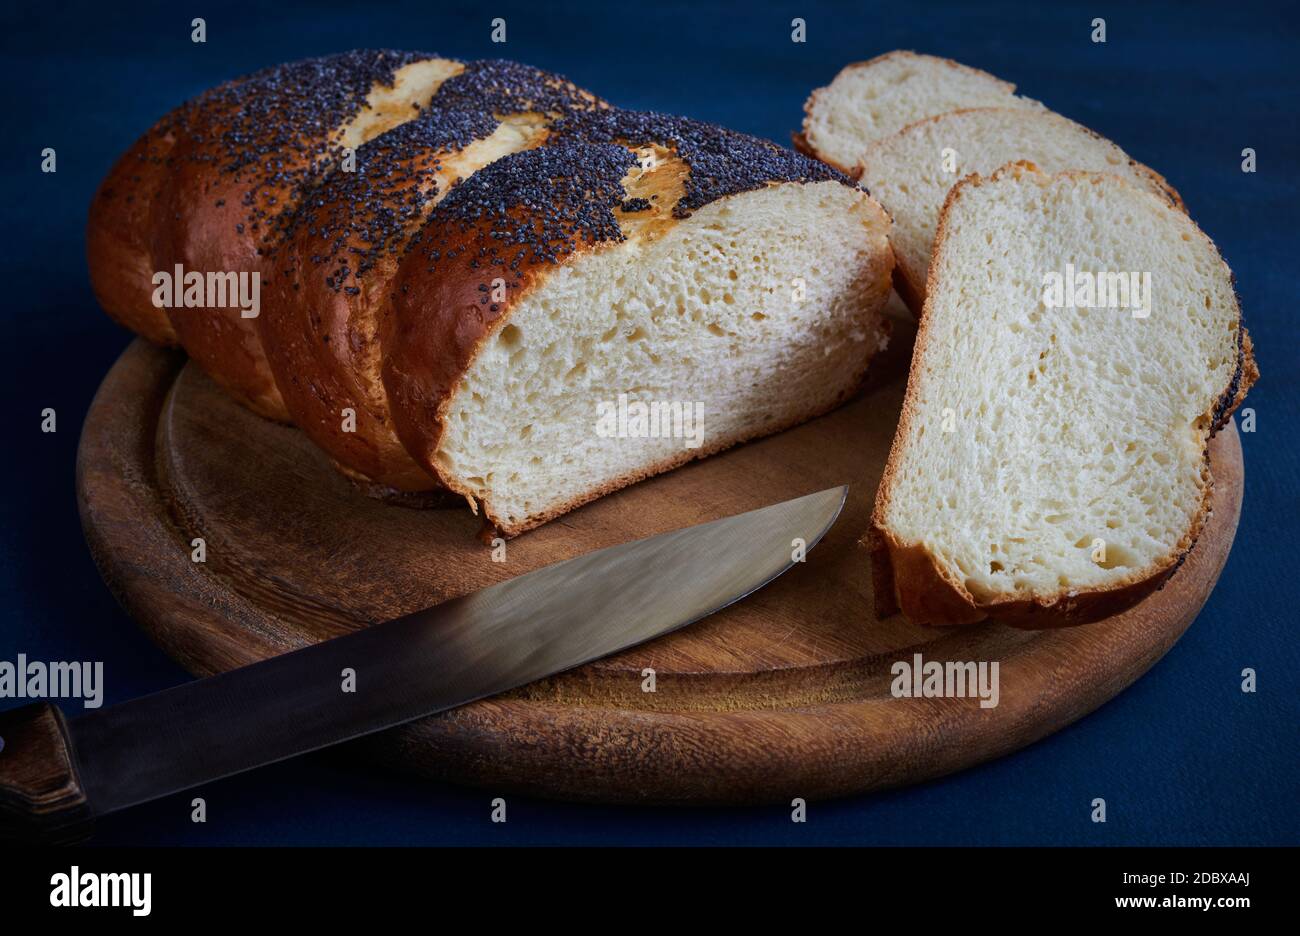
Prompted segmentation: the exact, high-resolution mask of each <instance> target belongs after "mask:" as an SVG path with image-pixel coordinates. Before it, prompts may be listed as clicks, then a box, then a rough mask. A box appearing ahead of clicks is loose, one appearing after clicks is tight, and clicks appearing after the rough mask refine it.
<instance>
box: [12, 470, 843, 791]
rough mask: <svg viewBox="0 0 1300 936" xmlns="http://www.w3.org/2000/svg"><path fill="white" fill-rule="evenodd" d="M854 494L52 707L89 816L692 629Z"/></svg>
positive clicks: (802, 501)
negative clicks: (144, 687)
mask: <svg viewBox="0 0 1300 936" xmlns="http://www.w3.org/2000/svg"><path fill="white" fill-rule="evenodd" d="M847 491H848V488H847V487H838V488H831V489H829V490H825V491H821V492H819V493H816V494H809V495H807V496H805V497H800V498H796V499H794V500H789V501H785V502H782V503H779V504H774V505H771V506H769V507H764V508H761V509H759V510H754V511H750V512H748V513H744V514H738V515H736V516H732V517H726V518H724V519H721V520H715V521H713V522H711V523H704V524H700V525H698V526H693V527H686V528H683V529H679V530H674V531H671V532H668V533H663V534H660V535H658V536H653V537H649V538H647V539H642V540H637V541H635V542H630V543H624V544H621V545H618V546H611V547H609V548H606V549H601V550H597V551H595V552H591V553H588V554H586V555H583V556H579V557H577V558H574V559H569V560H566V561H564V562H559V563H556V564H554V565H550V566H546V567H544V568H542V569H538V570H536V571H533V572H529V573H527V574H524V575H520V576H518V577H516V578H513V579H509V580H508V581H505V582H501V583H499V584H497V585H493V586H491V587H489V588H484V589H482V590H480V591H477V592H474V593H472V594H469V595H465V596H463V597H460V598H455V599H452V600H450V601H446V602H443V603H442V604H439V605H436V606H434V607H432V608H429V609H427V610H424V611H418V612H415V613H413V614H409V615H406V616H405V617H401V618H396V619H394V620H391V621H387V622H385V623H382V624H377V625H374V626H372V627H369V628H366V629H364V630H361V631H357V632H356V633H352V634H347V635H344V636H341V637H337V638H334V639H332V640H327V641H323V642H321V643H318V644H314V645H313V646H310V647H306V648H303V649H301V650H296V651H293V652H290V653H286V654H283V655H281V656H277V657H273V658H270V659H267V660H263V661H261V662H259V663H255V664H252V665H250V666H245V667H241V668H239V669H235V670H231V671H229V672H226V673H222V674H219V675H216V676H211V677H208V678H206V679H200V680H196V681H194V682H191V683H186V684H183V685H180V686H176V687H174V688H172V689H167V690H164V691H162V692H157V693H154V694H153V695H149V696H144V697H142V698H139V699H134V700H131V701H128V702H124V703H121V704H119V705H114V706H110V707H108V708H104V709H98V710H95V711H93V712H88V713H86V714H83V715H81V716H79V717H77V718H75V719H72V720H71V721H69V722H66V723H64V722H63V721H62V718H61V716H58V714H57V712H54V713H53V714H54V716H55V717H56V718H57V720H58V723H59V725H60V728H61V730H62V731H63V733H64V735H65V739H64V740H65V742H66V745H67V747H68V748H70V754H69V760H70V762H71V764H72V765H73V767H74V770H73V773H75V778H76V780H77V781H79V786H80V790H81V792H82V794H84V802H83V803H81V804H80V805H81V809H82V812H83V813H85V812H88V813H89V815H90V816H98V815H104V814H106V813H111V812H115V811H117V810H120V809H125V808H127V807H129V806H133V805H136V804H138V803H143V802H146V801H148V800H152V799H157V798H159V797H162V796H166V795H168V794H171V793H175V792H178V791H180V790H184V789H188V788H190V787H194V786H198V785H200V784H203V783H207V782H209V781H212V780H216V779H219V778H221V777H227V776H230V775H232V774H237V773H241V772H243V771H245V770H250V769H252V768H255V767H259V766H263V765H266V764H270V763H274V762H276V761H280V760H284V759H286V758H289V757H294V756H297V755H299V754H305V753H307V752H309V751H313V750H317V749H319V748H322V747H326V746H328V745H332V744H338V743H340V742H343V741H348V740H351V739H353V738H358V737H361V736H363V735H367V734H370V733H372V732H376V731H380V730H382V729H385V728H390V727H393V726H394V725H399V724H402V723H404V722H407V721H410V720H412V719H415V718H419V717H421V716H425V715H432V714H434V713H437V712H441V711H445V710H447V709H449V708H453V707H455V706H458V705H463V704H466V703H468V702H472V701H475V700H477V699H481V698H484V697H487V696H491V695H495V694H497V693H500V692H504V691H506V690H508V689H513V688H516V687H518V686H522V685H525V684H527V683H529V682H533V681H534V680H537V679H541V678H543V677H546V676H551V675H554V674H556V673H560V672H563V671H565V670H568V669H572V668H574V667H576V666H580V665H582V664H584V663H588V662H590V661H592V660H595V659H598V658H600V657H603V656H608V655H609V654H611V653H615V652H617V651H620V650H624V649H627V648H628V647H632V646H635V645H637V644H640V643H644V642H645V641H648V640H651V639H653V638H656V637H660V636H662V635H664V634H667V633H669V632H671V631H674V630H676V629H678V628H680V627H684V626H686V625H687V624H690V623H693V622H694V621H698V620H699V619H700V618H703V617H705V616H707V615H709V614H712V613H713V612H715V611H718V610H719V609H721V608H724V607H726V606H727V605H729V604H731V603H732V602H735V601H738V600H740V599H741V598H744V597H745V596H746V595H748V594H750V593H751V592H753V591H755V590H757V589H759V588H761V587H762V586H764V585H766V584H767V583H768V582H770V581H771V580H772V579H774V578H776V577H777V576H779V575H780V574H781V573H783V572H785V571H786V570H787V569H789V568H790V566H791V565H793V564H794V561H793V558H792V556H793V553H794V551H795V544H794V541H795V540H796V539H800V540H803V542H804V543H805V544H806V548H807V549H811V548H812V547H813V546H814V545H815V544H816V543H817V542H818V541H819V540H820V539H821V538H822V536H823V535H824V534H825V533H826V531H827V530H829V529H830V527H831V525H832V524H833V523H834V521H835V518H836V517H837V516H838V515H839V512H840V509H841V508H842V507H843V504H844V500H845V497H846V494H847ZM345 671H350V672H351V674H352V683H353V685H352V690H353V691H344V687H345V678H346V672H345ZM29 708H34V707H32V706H29ZM8 714H10V713H6V715H8ZM27 734H28V735H30V734H32V732H31V731H29V732H27ZM10 747H12V745H10ZM6 755H8V756H9V759H10V764H11V765H12V764H14V763H16V762H17V760H16V759H15V758H21V757H22V754H21V752H13V751H11V750H8V749H4V750H0V787H3V786H5V781H6V780H8V779H9V776H8V775H7V772H6V770H5V760H6ZM5 792H6V791H4V790H3V789H0V806H4V805H5V804H4V802H3V800H4V799H5V797H4V795H3V794H4V793H5Z"/></svg>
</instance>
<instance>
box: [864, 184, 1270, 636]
mask: <svg viewBox="0 0 1300 936" xmlns="http://www.w3.org/2000/svg"><path fill="white" fill-rule="evenodd" d="M1067 264H1069V265H1072V269H1073V271H1074V272H1075V273H1076V282H1079V283H1082V282H1083V280H1078V279H1077V274H1078V273H1080V272H1082V273H1086V274H1104V273H1120V272H1125V273H1127V272H1132V271H1137V272H1138V273H1149V274H1150V289H1149V293H1150V302H1149V304H1148V308H1149V317H1146V318H1142V317H1135V316H1134V315H1133V314H1132V312H1131V311H1130V309H1127V308H1098V307H1093V308H1086V307H1081V308H1068V307H1060V306H1054V307H1048V305H1047V304H1046V302H1045V299H1046V298H1048V297H1049V296H1050V293H1049V292H1047V291H1045V290H1046V287H1048V286H1050V285H1051V282H1052V278H1051V274H1060V275H1064V274H1065V273H1067V272H1069V271H1070V269H1069V268H1067ZM1098 282H1100V281H1099V280H1098ZM1079 297H1080V298H1081V299H1084V300H1086V298H1087V297H1086V295H1085V294H1082V293H1080V294H1079ZM1052 298H1058V297H1052ZM1121 298H1122V294H1121ZM1131 298H1132V297H1130V299H1131ZM1257 376H1258V372H1257V370H1256V369H1255V365H1254V360H1253V357H1252V355H1251V346H1250V340H1249V338H1248V336H1247V334H1246V331H1245V329H1244V328H1243V327H1242V325H1241V321H1240V313H1239V310H1238V306H1237V299H1236V295H1235V293H1234V291H1233V286H1232V274H1231V272H1230V271H1229V269H1228V267H1227V265H1226V264H1225V263H1224V262H1223V259H1222V258H1221V257H1220V256H1219V253H1218V251H1217V250H1216V249H1215V247H1214V244H1213V243H1211V241H1210V240H1209V238H1207V237H1206V236H1205V235H1204V234H1202V233H1201V231H1200V230H1199V229H1198V228H1197V227H1196V225H1195V224H1194V223H1193V222H1192V221H1191V220H1190V219H1189V218H1188V217H1187V215H1186V214H1184V213H1183V212H1181V211H1179V210H1177V209H1176V208H1174V207H1172V206H1171V205H1170V204H1169V203H1168V201H1167V200H1165V199H1163V198H1161V197H1159V196H1158V195H1155V194H1153V193H1152V192H1151V191H1149V190H1147V189H1146V188H1144V187H1141V186H1138V185H1134V184H1132V183H1130V182H1128V181H1126V180H1124V179H1122V178H1120V177H1119V176H1116V175H1111V174H1095V173H1085V172H1065V173H1059V174H1056V175H1048V174H1046V173H1042V172H1039V171H1037V170H1036V169H1034V168H1033V167H1032V166H1029V165H1024V164H1022V165H1016V166H1010V167H1007V168H1006V169H1003V170H1001V171H999V172H997V173H995V174H994V175H993V176H992V177H991V178H984V177H980V176H972V177H970V178H968V179H966V180H964V181H962V182H961V183H960V184H959V185H957V186H956V187H955V188H954V189H953V190H952V192H951V193H950V194H949V195H948V200H947V204H946V206H945V208H944V211H943V214H942V216H941V218H940V221H939V233H938V237H937V239H936V245H935V256H934V260H933V262H932V264H931V268H930V290H929V294H928V297H927V299H926V304H925V311H924V314H923V316H922V319H921V326H920V331H919V333H918V336H917V343H916V350H915V353H914V356H913V359H912V369H911V374H910V376H909V379H908V386H907V395H906V397H905V399H904V403H903V415H902V419H901V421H900V424H899V427H898V431H897V434H896V435H895V437H894V443H893V447H892V448H891V450H890V455H889V461H888V463H887V465H886V468H885V472H884V476H883V480H882V482H881V485H880V488H879V490H878V493H877V495H876V506H875V511H874V514H873V517H872V541H873V546H874V548H875V550H876V556H875V560H876V565H875V569H876V573H877V574H876V596H877V602H878V604H882V605H883V607H884V608H886V609H887V608H888V606H889V605H890V604H891V603H892V602H890V598H891V597H892V598H893V599H895V600H896V601H897V605H898V606H899V607H901V609H902V611H903V613H904V614H905V615H907V617H908V618H909V619H911V620H912V621H914V622H918V623H924V624H964V623H969V622H973V621H979V620H982V619H985V618H997V619H1004V620H1009V621H1015V622H1019V623H1022V624H1027V625H1030V626H1049V625H1055V624H1064V623H1076V622H1081V621H1086V620H1091V619H1095V618H1098V617H1101V616H1104V615H1107V614H1110V613H1113V612H1115V611H1117V610H1120V609H1122V608H1123V607H1126V606H1128V605H1130V604H1132V603H1134V602H1136V601H1137V600H1138V599H1140V598H1141V597H1143V596H1145V595H1146V594H1148V593H1150V592H1151V591H1153V590H1155V589H1156V588H1158V587H1159V586H1160V584H1161V583H1162V582H1163V581H1164V580H1165V579H1166V578H1167V577H1168V576H1169V575H1170V574H1171V573H1172V572H1173V571H1174V569H1175V568H1177V566H1178V564H1179V562H1180V561H1181V559H1182V557H1183V556H1184V555H1185V554H1186V553H1187V551H1188V550H1190V549H1191V548H1192V545H1193V543H1194V542H1195V541H1196V538H1197V535H1198V534H1199V532H1200V529H1201V526H1202V524H1203V522H1204V519H1205V515H1206V511H1207V508H1208V502H1209V493H1210V485H1211V484H1212V478H1211V476H1210V469H1209V465H1208V463H1207V443H1208V441H1209V438H1210V436H1211V434H1212V433H1213V432H1214V431H1216V429H1217V428H1219V427H1221V426H1222V425H1223V424H1224V423H1225V422H1226V421H1227V419H1228V417H1229V415H1230V414H1231V412H1232V411H1233V409H1235V407H1236V406H1237V405H1238V403H1240V401H1241V399H1242V397H1243V396H1244V394H1245V392H1246V390H1247V388H1249V386H1250V385H1251V383H1253V382H1254V380H1255V378H1256V377H1257ZM1102 547H1104V549H1103V548H1102Z"/></svg>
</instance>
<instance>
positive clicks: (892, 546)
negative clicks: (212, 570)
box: [867, 161, 1259, 628]
mask: <svg viewBox="0 0 1300 936" xmlns="http://www.w3.org/2000/svg"><path fill="white" fill-rule="evenodd" d="M1021 172H1029V173H1034V174H1036V175H1040V176H1044V177H1046V174H1045V173H1042V172H1041V171H1040V170H1039V169H1038V168H1037V167H1036V166H1035V165H1034V164H1033V163H1030V162H1026V161H1019V162H1013V163H1009V164H1008V165H1006V166H1003V167H1002V168H1000V169H998V170H997V171H996V172H994V173H993V174H992V175H990V176H988V177H983V176H980V175H978V174H971V175H969V176H967V177H966V178H964V179H962V180H961V181H960V182H958V183H957V185H955V186H953V188H952V189H951V190H950V191H949V192H948V196H947V198H946V199H945V201H944V207H943V211H942V212H941V214H940V216H939V226H938V230H937V232H936V234H935V249H934V252H933V254H932V255H931V260H930V271H929V272H930V275H931V276H933V274H934V271H935V270H936V269H937V264H938V261H939V258H940V256H941V254H942V251H943V250H944V245H945V243H946V240H947V236H948V225H947V222H948V218H949V209H950V208H951V206H952V205H953V204H954V203H955V202H956V201H957V200H958V199H959V198H961V197H962V194H963V193H964V192H965V191H966V190H968V189H970V188H975V187H978V186H980V185H983V184H985V183H986V182H991V181H993V180H996V179H998V178H1000V177H1001V176H1002V175H1003V174H1005V173H1016V174H1018V173H1021ZM1090 175H1095V174H1094V173H1086V172H1076V171H1069V172H1062V173H1057V177H1060V176H1090ZM1116 178H1119V177H1116ZM1121 181H1122V180H1121ZM1126 184H1127V183H1126ZM1153 197H1154V196H1153ZM1157 201H1159V199H1157ZM1170 204H1171V207H1172V208H1174V209H1175V210H1179V211H1180V213H1182V212H1181V209H1180V208H1179V207H1178V206H1176V205H1173V204H1172V202H1171V203H1170ZM1189 223H1190V222H1189ZM1202 236H1204V235H1202ZM1206 240H1207V241H1208V240H1209V238H1208V237H1207V238H1206ZM928 306H929V301H928V299H927V301H926V308H925V310H924V311H923V313H922V315H921V321H920V326H919V328H918V330H917V335H916V345H915V349H914V350H913V354H912V364H911V368H910V370H909V373H908V379H907V385H908V390H907V394H906V396H905V397H904V399H903V408H902V415H901V417H900V419H899V423H898V429H897V430H896V432H895V433H894V439H893V442H892V443H891V445H890V450H889V458H888V460H887V462H886V464H885V470H884V473H883V474H882V476H881V480H880V486H879V488H878V489H877V491H876V502H875V507H874V509H873V511H872V515H871V524H870V528H869V530H868V533H867V540H868V543H869V544H870V546H871V549H872V572H873V583H874V591H875V596H876V597H875V602H876V612H877V616H878V617H883V616H886V615H888V614H891V613H893V612H894V611H895V610H901V611H902V612H903V614H904V615H905V616H906V617H907V618H908V620H909V621H911V622H913V623H916V624H928V625H936V626H948V625H959V624H970V623H975V622H978V621H983V620H988V619H992V620H997V621H1001V622H1003V623H1007V624H1011V625H1013V626H1016V627H1024V628H1047V627H1062V626H1071V625H1076V624H1084V623H1088V622H1090V621H1096V620H1101V619H1102V618H1105V617H1109V616H1111V615H1113V614H1116V613H1118V612H1120V611H1123V610H1125V609H1126V608H1129V607H1131V606H1132V605H1134V604H1136V603H1137V602H1139V601H1141V600H1142V599H1143V598H1145V597H1146V596H1148V595H1150V594H1151V593H1153V592H1155V591H1157V590H1159V589H1160V588H1161V587H1162V586H1163V585H1164V583H1165V582H1166V581H1167V580H1168V578H1169V577H1170V576H1171V575H1172V574H1173V573H1174V572H1175V571H1176V570H1177V569H1178V567H1179V566H1180V565H1182V563H1183V561H1184V560H1185V559H1186V557H1187V554H1188V553H1189V552H1190V551H1191V550H1192V548H1193V547H1194V546H1195V544H1196V540H1197V539H1198V538H1199V537H1200V534H1201V530H1202V529H1203V528H1204V526H1205V522H1206V520H1207V518H1208V516H1209V511H1210V496H1211V493H1212V490H1213V477H1212V476H1211V474H1210V466H1209V449H1208V436H1207V446H1206V449H1205V451H1204V455H1203V461H1202V468H1201V471H1202V477H1203V479H1204V484H1203V486H1202V489H1201V502H1200V504H1199V505H1198V508H1197V510H1196V512H1195V514H1194V515H1193V517H1192V520H1191V523H1190V525H1189V527H1188V529H1187V531H1186V532H1185V533H1184V535H1183V537H1182V538H1181V539H1180V540H1179V542H1178V543H1177V544H1176V545H1175V546H1174V548H1173V549H1172V550H1171V552H1170V554H1169V555H1168V556H1167V557H1166V558H1165V559H1164V560H1163V561H1161V562H1159V563H1158V566H1157V568H1156V569H1155V570H1154V571H1153V572H1150V573H1148V574H1147V575H1145V576H1144V575H1142V574H1141V573H1140V572H1134V573H1132V574H1130V575H1128V576H1125V577H1123V578H1121V579H1119V580H1117V581H1116V582H1115V583H1114V584H1112V585H1109V586H1106V587H1105V588H1093V589H1080V590H1077V591H1074V592H1072V593H1067V594H1062V595H1059V596H1053V597H1052V598H1044V597H1040V596H1030V597H1027V598H1015V599H1007V600H1003V601H979V600H978V599H976V598H975V596H973V595H972V594H971V593H970V592H969V590H967V588H966V587H965V585H964V583H962V582H961V581H958V580H956V579H955V578H953V576H952V575H951V574H950V573H949V572H948V570H947V569H946V568H944V567H943V566H942V565H941V564H940V563H939V562H938V561H937V559H936V557H935V556H934V555H933V554H932V553H931V552H930V551H929V550H928V549H927V548H926V547H925V546H924V544H921V543H905V542H903V541H901V540H900V539H899V538H897V537H896V536H894V534H893V533H892V532H891V531H890V530H889V529H888V528H887V526H886V523H885V512H886V510H887V508H888V505H889V501H890V497H891V496H892V493H893V486H894V479H895V477H896V475H897V473H898V471H899V467H900V464H899V463H900V461H901V457H902V446H903V440H904V439H906V438H907V437H908V435H909V434H910V433H911V431H912V423H913V420H914V419H916V418H917V413H916V402H915V398H914V392H913V389H914V388H915V387H916V386H917V385H918V375H919V373H920V368H921V359H922V357H923V356H924V353H925V350H926V347H927V346H928V344H929V340H930V326H931V324H932V318H931V316H930V315H929V314H928V312H929V309H928ZM1238 320H1239V321H1240V310H1238ZM1239 329H1240V330H1239V363H1238V368H1237V373H1236V375H1235V376H1234V378H1233V380H1232V382H1231V383H1230V385H1229V387H1227V388H1225V392H1224V399H1223V400H1221V401H1220V402H1219V403H1218V404H1216V406H1214V407H1211V410H1210V412H1207V414H1206V416H1205V420H1206V423H1207V424H1211V423H1213V422H1214V420H1215V416H1216V413H1215V410H1216V409H1217V410H1218V411H1219V413H1221V414H1222V417H1221V419H1222V421H1221V423H1220V424H1226V421H1227V419H1228V418H1229V417H1230V416H1231V414H1232V412H1233V411H1234V410H1235V409H1236V407H1237V406H1239V405H1240V403H1241V401H1242V400H1243V399H1244V398H1245V394H1246V391H1247V390H1248V389H1249V387H1250V385H1251V384H1253V383H1254V382H1255V380H1256V379H1257V378H1258V376H1259V371H1258V368H1257V367H1256V365H1255V361H1254V355H1253V346H1252V344H1251V341H1250V336H1249V334H1247V333H1246V330H1245V328H1244V326H1239ZM1211 434H1212V433H1211Z"/></svg>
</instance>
